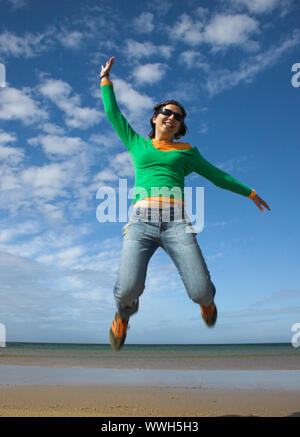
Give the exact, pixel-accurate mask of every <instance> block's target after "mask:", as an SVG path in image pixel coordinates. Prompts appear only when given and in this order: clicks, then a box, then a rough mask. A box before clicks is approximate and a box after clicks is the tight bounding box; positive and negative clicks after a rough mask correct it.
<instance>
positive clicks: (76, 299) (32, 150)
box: [0, 0, 300, 343]
mask: <svg viewBox="0 0 300 437" xmlns="http://www.w3.org/2000/svg"><path fill="white" fill-rule="evenodd" d="M299 23H300V11H299V5H298V4H297V1H296V0H295V1H293V0H219V1H217V0H216V1H194V0H186V1H184V2H182V1H167V0H166V1H164V0H159V1H158V0H152V1H151V2H141V1H133V0H130V1H121V0H118V1H116V0H115V1H114V0H110V1H106V0H101V1H86V0H85V1H76V2H74V1H70V0H66V1H64V2H59V1H51V2H50V1H43V2H42V1H34V0H0V62H1V63H2V64H3V65H5V69H6V87H2V88H0V158H1V170H0V171H1V182H0V184H1V194H0V207H1V211H0V214H1V224H0V259H1V261H0V299H1V305H0V323H3V324H5V326H6V334H7V341H45V342H87V343H108V330H109V327H110V324H111V321H112V318H113V316H114V312H115V303H114V298H113V286H114V283H115V279H116V272H117V268H118V264H119V259H120V252H121V248H122V238H123V237H122V231H121V228H122V226H124V222H123V223H120V222H118V221H117V222H115V223H113V222H106V223H99V221H97V218H96V210H97V207H98V206H99V203H100V202H101V200H99V199H97V198H96V193H97V190H98V189H99V187H104V186H105V187H112V188H113V189H115V190H116V189H117V187H118V185H119V180H120V179H125V180H126V181H127V183H128V189H130V188H131V187H132V186H133V184H134V175H133V167H132V164H131V161H130V157H129V155H128V153H127V151H126V149H125V147H124V146H123V145H122V143H121V142H120V140H119V139H118V138H117V136H116V135H115V133H114V132H113V130H112V128H111V126H110V124H109V123H108V121H107V120H106V117H105V114H104V112H103V105H102V100H101V93H100V87H99V76H98V75H99V71H100V66H101V64H104V63H105V61H106V60H107V59H108V58H109V57H110V56H112V55H114V56H115V58H116V60H115V64H114V66H113V71H112V75H111V78H112V80H113V82H114V86H115V92H116V96H117V100H118V102H119V105H120V107H121V109H122V111H123V113H124V115H125V116H126V117H127V118H128V120H129V121H130V123H131V124H132V126H133V127H134V128H135V129H136V130H137V131H138V132H139V133H141V134H142V135H144V136H147V133H148V132H149V130H150V124H149V119H150V117H151V115H152V107H153V105H154V104H156V103H158V102H161V101H163V100H164V99H166V98H174V99H177V100H179V101H181V102H182V104H183V105H184V106H185V108H186V110H187V113H188V116H187V120H186V123H187V125H188V128H189V133H188V135H187V136H186V137H185V138H184V140H185V141H188V142H190V143H191V144H192V145H193V146H197V147H198V148H199V150H200V152H201V153H202V155H203V156H204V157H205V158H206V159H207V160H209V161H210V162H212V163H213V164H214V165H216V166H218V167H219V168H221V169H223V170H224V171H227V172H228V173H230V174H231V175H232V176H234V177H235V178H237V179H239V180H240V181H241V182H243V183H245V184H246V185H248V186H250V187H251V188H255V189H256V191H257V193H258V194H259V195H260V196H261V197H262V198H263V199H264V200H266V202H267V203H268V204H269V205H270V207H271V212H264V213H262V212H260V211H259V209H258V208H257V207H256V206H255V205H254V203H253V202H252V201H251V200H249V199H247V198H245V197H242V196H239V195H237V194H234V193H231V192H229V191H225V190H222V189H220V188H217V187H216V186H214V185H213V184H212V183H210V182H209V181H207V180H205V179H203V178H202V177H200V176H199V175H197V174H192V175H190V176H189V177H187V178H186V186H189V187H192V189H193V190H196V187H204V199H205V203H204V218H205V226H204V229H203V231H202V232H199V233H198V235H197V239H198V242H199V244H200V246H201V249H202V251H203V254H204V257H205V259H206V261H207V265H208V268H209V270H210V273H211V276H212V279H213V282H214V283H215V286H216V289H217V294H216V303H217V306H218V310H219V319H218V322H217V325H216V327H215V328H214V329H210V330H209V329H207V328H206V327H205V325H204V323H203V322H202V320H201V316H200V309H199V307H198V306H197V305H195V304H194V303H193V302H192V301H190V300H189V298H188V297H187V294H186V292H185V290H184V287H183V284H182V282H181V279H180V277H179V274H178V273H177V270H176V269H175V267H174V265H173V264H172V261H171V260H170V259H169V258H168V256H167V255H166V254H165V253H164V252H163V250H162V249H159V250H158V251H157V252H156V253H155V254H154V256H153V258H152V259H151V261H150V264H149V269H148V276H147V281H146V289H145V291H144V294H143V295H142V297H141V301H140V311H139V313H138V314H137V315H135V316H134V317H132V319H131V329H130V331H129V333H128V339H127V342H128V343H231V342H240V343H243V342H277V341H287V342H289V341H290V340H291V337H292V332H291V327H292V325H293V324H294V323H297V322H298V323H299V322H300V297H299V296H300V284H299V265H300V263H299V261H300V260H299V222H300V214H299V192H298V190H299V170H298V165H299V157H300V153H299V138H300V131H299V126H300V123H299V122H300V119H299V105H300V87H297V86H293V85H292V77H293V75H295V74H296V73H295V72H292V66H293V65H294V64H296V63H299V62H300V53H299V46H300V28H299ZM295 82H296V85H297V84H298V83H297V81H296V80H295V79H294V84H295ZM299 82H300V79H299ZM129 206H130V199H128V207H129Z"/></svg>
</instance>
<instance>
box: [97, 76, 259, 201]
mask: <svg viewBox="0 0 300 437" xmlns="http://www.w3.org/2000/svg"><path fill="white" fill-rule="evenodd" d="M101 89H102V97H103V103H104V109H105V113H106V115H107V117H108V119H109V121H110V122H111V124H112V125H113V127H114V129H115V131H116V132H117V134H118V135H119V137H120V138H121V140H122V141H123V143H124V144H125V146H126V148H127V149H128V151H129V153H130V156H131V158H132V161H133V165H134V171H135V187H134V195H133V199H132V203H135V202H136V201H137V200H140V199H143V198H146V197H169V198H173V197H174V198H177V199H181V200H184V178H185V176H187V175H189V174H190V173H192V172H196V173H198V174H199V175H201V176H203V177H205V178H206V179H208V180H210V181H211V182H212V183H214V184H215V185H217V186H218V187H221V188H224V189H226V190H230V191H233V192H234V193H238V194H241V195H242V196H246V197H250V196H251V197H252V194H253V192H254V190H252V189H251V188H249V187H247V186H246V185H244V184H242V183H241V182H239V181H238V180H236V179H234V178H233V177H232V176H230V175H229V174H228V173H225V172H224V171H222V170H220V169H219V168H217V167H215V166H213V165H212V164H210V163H209V162H208V161H206V160H205V159H204V158H203V156H202V155H201V154H200V152H199V150H198V149H197V147H190V146H189V148H188V149H185V150H170V151H162V150H159V149H157V148H156V147H154V145H153V143H152V140H151V139H150V138H148V139H146V138H144V137H142V136H141V135H139V134H138V133H136V132H135V131H134V129H133V128H132V127H131V126H130V125H129V123H128V122H127V120H126V118H125V117H124V116H123V115H122V114H121V112H120V109H119V107H118V104H117V101H116V98H115V94H114V90H113V85H112V83H111V82H109V81H106V83H104V84H103V85H102V87H101ZM174 144H176V143H174Z"/></svg>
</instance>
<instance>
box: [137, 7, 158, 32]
mask: <svg viewBox="0 0 300 437" xmlns="http://www.w3.org/2000/svg"><path fill="white" fill-rule="evenodd" d="M153 18H154V15H153V14H152V13H151V12H143V13H142V14H141V15H140V16H139V17H137V18H135V19H134V20H133V30H135V31H136V32H140V33H149V32H152V30H153V29H154V24H153Z"/></svg>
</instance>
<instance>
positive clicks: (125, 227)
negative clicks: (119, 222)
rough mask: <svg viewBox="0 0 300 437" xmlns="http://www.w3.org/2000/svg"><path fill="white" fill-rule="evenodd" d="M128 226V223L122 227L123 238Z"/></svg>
mask: <svg viewBox="0 0 300 437" xmlns="http://www.w3.org/2000/svg"><path fill="white" fill-rule="evenodd" d="M128 226H129V223H126V225H124V226H123V228H122V232H123V237H125V235H126V234H127V230H128Z"/></svg>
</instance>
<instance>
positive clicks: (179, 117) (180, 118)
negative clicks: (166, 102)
mask: <svg viewBox="0 0 300 437" xmlns="http://www.w3.org/2000/svg"><path fill="white" fill-rule="evenodd" d="M159 113H160V114H163V115H166V116H167V117H170V116H171V115H174V118H175V120H177V121H180V122H181V123H182V122H183V120H184V116H183V115H182V114H179V113H178V112H173V111H171V109H167V108H162V109H161V110H160V111H159Z"/></svg>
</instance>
